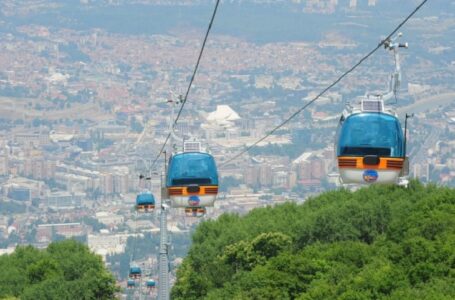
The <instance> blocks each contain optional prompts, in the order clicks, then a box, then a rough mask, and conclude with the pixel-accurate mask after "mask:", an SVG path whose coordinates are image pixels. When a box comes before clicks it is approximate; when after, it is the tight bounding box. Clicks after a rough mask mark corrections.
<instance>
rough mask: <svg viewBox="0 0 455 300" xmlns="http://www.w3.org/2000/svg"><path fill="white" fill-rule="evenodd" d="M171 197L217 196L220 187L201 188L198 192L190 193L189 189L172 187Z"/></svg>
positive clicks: (169, 191) (170, 189) (169, 189)
mask: <svg viewBox="0 0 455 300" xmlns="http://www.w3.org/2000/svg"><path fill="white" fill-rule="evenodd" d="M168 193H169V196H189V195H200V196H202V195H217V194H218V186H200V187H199V191H198V192H190V191H189V190H188V187H186V186H184V187H170V188H168Z"/></svg>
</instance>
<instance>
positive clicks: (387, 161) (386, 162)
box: [338, 156, 404, 170]
mask: <svg viewBox="0 0 455 300" xmlns="http://www.w3.org/2000/svg"><path fill="white" fill-rule="evenodd" d="M403 163H404V159H403V158H395V157H380V158H379V164H377V165H366V164H364V163H363V157H361V156H360V157H351V156H349V157H338V167H339V168H349V169H374V170H401V169H402V168H403Z"/></svg>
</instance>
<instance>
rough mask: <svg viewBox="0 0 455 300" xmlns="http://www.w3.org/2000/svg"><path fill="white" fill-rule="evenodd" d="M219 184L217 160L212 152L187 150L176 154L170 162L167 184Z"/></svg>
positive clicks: (169, 185)
mask: <svg viewBox="0 0 455 300" xmlns="http://www.w3.org/2000/svg"><path fill="white" fill-rule="evenodd" d="M193 184H197V185H201V184H203V185H218V173H217V170H216V165H215V160H214V159H213V157H212V156H211V155H210V154H207V153H199V152H194V153H193V152H189V153H188V152H187V153H180V154H176V155H174V156H173V157H172V158H171V160H170V163H169V171H168V176H167V180H166V185H167V186H168V187H171V186H185V185H193Z"/></svg>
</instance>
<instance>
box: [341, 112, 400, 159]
mask: <svg viewBox="0 0 455 300" xmlns="http://www.w3.org/2000/svg"><path fill="white" fill-rule="evenodd" d="M337 153H338V156H365V155H378V156H382V157H402V156H403V133H402V130H401V126H400V122H399V121H398V119H397V118H396V117H394V116H392V115H388V114H383V113H360V114H354V115H351V116H349V117H348V118H347V119H346V120H345V121H344V123H343V125H342V128H341V132H340V138H339V142H338V149H337Z"/></svg>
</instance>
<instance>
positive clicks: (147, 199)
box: [136, 191, 155, 212]
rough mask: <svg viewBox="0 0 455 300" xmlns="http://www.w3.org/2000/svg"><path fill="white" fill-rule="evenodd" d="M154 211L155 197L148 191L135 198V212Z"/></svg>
mask: <svg viewBox="0 0 455 300" xmlns="http://www.w3.org/2000/svg"><path fill="white" fill-rule="evenodd" d="M154 209H155V197H153V195H152V193H151V192H150V191H144V192H142V193H140V194H139V195H137V196H136V210H137V211H138V212H149V211H152V210H154Z"/></svg>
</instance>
